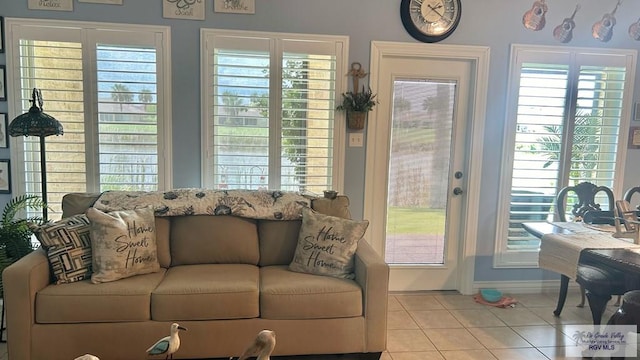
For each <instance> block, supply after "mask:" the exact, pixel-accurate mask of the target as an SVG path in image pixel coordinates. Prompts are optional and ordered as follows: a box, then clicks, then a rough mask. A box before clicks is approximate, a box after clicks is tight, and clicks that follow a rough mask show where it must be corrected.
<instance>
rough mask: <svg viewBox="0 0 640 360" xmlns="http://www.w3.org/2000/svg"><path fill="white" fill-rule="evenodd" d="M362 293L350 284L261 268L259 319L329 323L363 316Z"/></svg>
mask: <svg viewBox="0 0 640 360" xmlns="http://www.w3.org/2000/svg"><path fill="white" fill-rule="evenodd" d="M362 315H363V314H362V289H361V288H360V286H359V285H358V284H357V283H356V282H355V281H353V280H349V279H339V278H335V277H329V276H318V275H311V274H304V273H298V272H293V271H289V270H288V269H287V266H286V265H280V266H265V267H262V268H260V316H261V317H262V318H264V319H331V318H344V317H352V316H362Z"/></svg>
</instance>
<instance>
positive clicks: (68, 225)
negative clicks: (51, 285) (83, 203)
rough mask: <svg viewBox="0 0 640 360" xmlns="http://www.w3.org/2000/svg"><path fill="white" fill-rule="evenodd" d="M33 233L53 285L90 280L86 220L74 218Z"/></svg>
mask: <svg viewBox="0 0 640 360" xmlns="http://www.w3.org/2000/svg"><path fill="white" fill-rule="evenodd" d="M32 230H33V233H34V234H35V235H36V238H37V239H38V241H40V244H42V247H43V248H44V249H45V251H46V252H47V257H48V258H49V264H50V265H51V270H52V272H53V275H54V277H55V283H56V284H67V283H72V282H75V281H80V280H84V279H88V278H89V277H90V276H91V239H90V237H89V230H90V226H89V220H88V219H87V217H86V216H85V215H84V214H80V215H75V216H72V217H69V218H65V219H62V220H60V221H56V222H53V223H47V224H44V225H41V226H38V227H36V228H34V229H32Z"/></svg>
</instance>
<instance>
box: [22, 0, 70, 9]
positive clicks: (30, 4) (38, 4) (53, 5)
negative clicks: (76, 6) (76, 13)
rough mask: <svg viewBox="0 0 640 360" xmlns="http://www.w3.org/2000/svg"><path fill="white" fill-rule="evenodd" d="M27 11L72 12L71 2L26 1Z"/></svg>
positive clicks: (65, 0)
mask: <svg viewBox="0 0 640 360" xmlns="http://www.w3.org/2000/svg"><path fill="white" fill-rule="evenodd" d="M27 8H29V10H50V11H73V0H27Z"/></svg>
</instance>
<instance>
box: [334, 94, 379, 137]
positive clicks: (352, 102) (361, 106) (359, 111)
mask: <svg viewBox="0 0 640 360" xmlns="http://www.w3.org/2000/svg"><path fill="white" fill-rule="evenodd" d="M376 104H378V101H377V100H376V94H374V93H373V92H372V91H371V89H368V90H365V89H364V86H363V87H362V91H360V92H352V91H348V92H346V93H343V94H342V104H340V105H338V107H337V108H336V110H338V111H345V112H346V113H347V125H348V126H349V128H350V129H357V130H360V129H364V121H365V119H366V117H367V113H368V112H369V111H371V110H373V107H374V106H376Z"/></svg>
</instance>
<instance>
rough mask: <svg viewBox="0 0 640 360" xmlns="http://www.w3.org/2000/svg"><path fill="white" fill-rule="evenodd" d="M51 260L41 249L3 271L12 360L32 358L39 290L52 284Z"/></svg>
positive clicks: (9, 346)
mask: <svg viewBox="0 0 640 360" xmlns="http://www.w3.org/2000/svg"><path fill="white" fill-rule="evenodd" d="M50 276H51V275H50V273H49V261H48V259H47V255H46V254H45V252H44V250H43V249H41V248H40V249H37V250H35V251H33V252H31V253H30V254H28V255H27V256H25V257H23V258H22V259H20V260H18V261H16V262H15V263H13V264H11V265H10V266H8V267H7V268H6V269H5V270H4V271H3V272H2V284H3V286H4V300H3V301H4V306H5V311H6V314H7V339H8V340H9V341H8V351H9V358H10V359H30V358H31V337H32V334H31V328H32V325H33V324H34V323H35V309H36V307H35V306H36V305H35V302H36V293H37V292H38V291H39V290H40V289H42V288H44V287H45V286H47V285H48V284H49V279H50Z"/></svg>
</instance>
